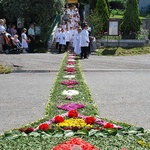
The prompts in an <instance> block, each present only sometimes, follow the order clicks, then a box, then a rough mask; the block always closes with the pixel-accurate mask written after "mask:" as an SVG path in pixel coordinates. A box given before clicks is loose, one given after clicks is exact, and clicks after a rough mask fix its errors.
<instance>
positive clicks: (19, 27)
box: [17, 21, 22, 38]
mask: <svg viewBox="0 0 150 150" xmlns="http://www.w3.org/2000/svg"><path fill="white" fill-rule="evenodd" d="M21 32H22V24H21V22H20V21H19V22H18V24H17V33H18V36H19V38H20V37H21Z"/></svg>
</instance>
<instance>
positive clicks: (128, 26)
mask: <svg viewBox="0 0 150 150" xmlns="http://www.w3.org/2000/svg"><path fill="white" fill-rule="evenodd" d="M140 26H141V20H140V18H139V9H138V1H137V0H127V2H126V9H125V12H124V17H123V22H122V23H121V26H120V27H121V31H122V32H123V35H128V34H129V33H131V32H137V31H139V30H140Z"/></svg>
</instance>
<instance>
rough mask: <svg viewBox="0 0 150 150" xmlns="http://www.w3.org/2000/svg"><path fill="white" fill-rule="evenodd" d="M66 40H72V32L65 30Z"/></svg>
mask: <svg viewBox="0 0 150 150" xmlns="http://www.w3.org/2000/svg"><path fill="white" fill-rule="evenodd" d="M65 40H66V42H70V33H69V31H65Z"/></svg>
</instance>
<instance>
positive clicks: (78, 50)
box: [74, 27, 82, 55]
mask: <svg viewBox="0 0 150 150" xmlns="http://www.w3.org/2000/svg"><path fill="white" fill-rule="evenodd" d="M81 32H82V29H81V28H80V27H79V28H78V33H77V35H76V37H75V47H74V52H75V53H76V54H77V55H80V54H81Z"/></svg>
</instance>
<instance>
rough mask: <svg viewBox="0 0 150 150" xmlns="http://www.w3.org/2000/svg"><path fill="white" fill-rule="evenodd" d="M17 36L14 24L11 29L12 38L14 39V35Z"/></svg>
mask: <svg viewBox="0 0 150 150" xmlns="http://www.w3.org/2000/svg"><path fill="white" fill-rule="evenodd" d="M15 34H17V30H16V26H15V25H14V24H13V25H12V27H11V36H12V37H14V35H15Z"/></svg>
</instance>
